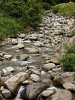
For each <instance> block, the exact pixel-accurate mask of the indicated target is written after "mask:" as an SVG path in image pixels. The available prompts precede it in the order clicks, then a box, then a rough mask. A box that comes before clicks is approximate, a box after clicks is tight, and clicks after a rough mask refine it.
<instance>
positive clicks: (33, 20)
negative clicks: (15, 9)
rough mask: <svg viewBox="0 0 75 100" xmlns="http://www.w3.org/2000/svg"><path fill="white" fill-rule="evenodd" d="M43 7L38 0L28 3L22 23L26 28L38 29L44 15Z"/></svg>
mask: <svg viewBox="0 0 75 100" xmlns="http://www.w3.org/2000/svg"><path fill="white" fill-rule="evenodd" d="M43 11H44V10H43V7H42V5H41V4H40V3H38V2H36V0H31V1H30V2H28V3H27V4H26V5H25V6H24V9H23V12H22V22H23V24H24V25H25V26H32V27H34V26H35V27H36V26H37V25H38V24H39V23H40V22H41V18H42V14H43Z"/></svg>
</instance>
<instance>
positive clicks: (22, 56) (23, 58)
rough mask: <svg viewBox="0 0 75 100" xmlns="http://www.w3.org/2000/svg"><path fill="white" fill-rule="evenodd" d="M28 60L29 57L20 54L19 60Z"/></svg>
mask: <svg viewBox="0 0 75 100" xmlns="http://www.w3.org/2000/svg"><path fill="white" fill-rule="evenodd" d="M28 58H29V56H28V55H27V54H21V55H20V60H23V61H24V60H27V59H28Z"/></svg>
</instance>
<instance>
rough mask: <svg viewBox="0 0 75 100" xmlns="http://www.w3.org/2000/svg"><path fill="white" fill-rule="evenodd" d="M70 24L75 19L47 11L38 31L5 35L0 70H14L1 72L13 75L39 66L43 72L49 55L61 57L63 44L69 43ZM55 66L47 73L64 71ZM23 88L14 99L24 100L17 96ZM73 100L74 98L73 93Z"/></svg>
mask: <svg viewBox="0 0 75 100" xmlns="http://www.w3.org/2000/svg"><path fill="white" fill-rule="evenodd" d="M73 27H74V18H66V17H63V16H57V15H55V14H53V13H51V12H47V14H46V15H45V16H44V17H43V22H42V23H41V24H40V26H39V31H31V32H29V33H26V34H24V33H21V34H19V35H18V36H17V37H15V38H13V37H9V38H7V39H6V40H5V41H3V43H1V44H0V58H1V59H2V56H3V59H2V60H1V61H0V71H1V70H2V69H5V68H6V67H10V66H11V67H13V68H14V70H15V71H14V72H13V73H6V74H4V75H6V76H10V75H15V74H16V73H18V72H22V71H26V70H29V69H31V68H33V69H35V70H36V69H38V71H40V72H41V71H42V72H41V73H43V71H44V70H42V66H44V64H46V63H50V62H51V58H52V57H57V58H60V56H61V57H62V56H63V55H64V49H63V44H64V43H68V42H69V40H70V36H69V35H70V31H71V29H72V28H73ZM18 44H22V45H23V46H24V47H23V48H21V47H20V46H18ZM4 55H12V57H11V59H6V58H4ZM57 62H58V61H57V60H56V61H55V60H54V61H53V62H52V63H55V64H56V63H57ZM56 68H59V70H57V69H54V70H51V71H50V72H54V71H55V72H58V73H59V74H62V73H63V70H62V68H61V67H60V64H59V63H57V64H56ZM46 72H47V71H46ZM48 72H49V71H48ZM37 75H38V74H37ZM24 89H25V88H24V86H21V87H20V88H19V90H18V93H17V96H16V97H15V99H14V100H23V99H21V98H20V96H21V93H22V92H23V90H24ZM72 100H75V93H74V94H73V99H72Z"/></svg>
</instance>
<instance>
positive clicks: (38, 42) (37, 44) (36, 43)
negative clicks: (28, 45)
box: [34, 41, 43, 47]
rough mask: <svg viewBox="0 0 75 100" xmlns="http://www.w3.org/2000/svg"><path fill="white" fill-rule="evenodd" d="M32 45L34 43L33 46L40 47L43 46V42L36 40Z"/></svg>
mask: <svg viewBox="0 0 75 100" xmlns="http://www.w3.org/2000/svg"><path fill="white" fill-rule="evenodd" d="M34 45H35V46H39V47H41V46H43V43H42V42H40V41H36V42H35V43H34Z"/></svg>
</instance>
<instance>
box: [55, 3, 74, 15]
mask: <svg viewBox="0 0 75 100" xmlns="http://www.w3.org/2000/svg"><path fill="white" fill-rule="evenodd" d="M53 9H54V12H56V13H58V14H62V15H65V16H72V15H73V14H74V13H75V3H73V2H69V3H61V4H58V5H56V6H54V7H53Z"/></svg>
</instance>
